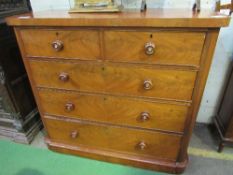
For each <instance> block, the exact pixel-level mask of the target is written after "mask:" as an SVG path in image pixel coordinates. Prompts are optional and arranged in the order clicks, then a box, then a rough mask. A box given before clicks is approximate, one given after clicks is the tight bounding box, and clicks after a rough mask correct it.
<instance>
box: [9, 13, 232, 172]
mask: <svg viewBox="0 0 233 175" xmlns="http://www.w3.org/2000/svg"><path fill="white" fill-rule="evenodd" d="M216 15H217V14H215V13H212V12H204V13H200V14H193V13H192V12H191V11H186V10H178V11H176V10H169V11H166V10H148V11H147V12H145V13H140V12H136V11H126V12H122V13H117V14H72V15H70V14H67V12H62V11H58V12H57V11H53V12H47V13H46V12H43V13H34V14H26V15H24V16H16V17H12V18H8V20H7V21H8V24H9V25H12V26H14V27H15V32H16V35H17V39H18V43H19V45H20V48H21V53H22V55H23V60H24V64H25V66H26V69H27V73H28V75H29V78H30V82H31V85H32V88H33V91H34V95H35V97H36V101H37V104H38V106H39V110H40V113H41V116H42V120H43V123H44V125H45V128H46V130H47V132H48V137H47V139H46V142H47V143H48V146H49V148H50V149H52V150H55V151H58V152H62V153H69V154H75V155H79V156H85V157H89V158H94V159H98V160H104V161H110V162H115V163H121V164H126V165H131V166H136V167H142V168H148V169H153V170H159V171H166V172H171V173H180V172H182V171H183V170H184V168H185V167H186V164H187V160H188V156H187V147H188V143H189V139H190V136H191V133H192V128H193V126H194V123H195V119H196V114H197V112H198V107H199V104H200V100H201V96H202V93H203V90H204V87H205V82H206V79H207V76H208V71H209V67H210V64H211V60H212V55H213V52H214V48H215V44H216V41H217V37H218V33H219V28H220V27H222V26H227V25H228V23H229V18H228V17H226V16H221V15H218V16H217V18H216Z"/></svg>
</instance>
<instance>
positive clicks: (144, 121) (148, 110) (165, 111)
mask: <svg viewBox="0 0 233 175" xmlns="http://www.w3.org/2000/svg"><path fill="white" fill-rule="evenodd" d="M39 97H40V101H41V105H42V108H43V110H44V112H45V114H46V115H56V116H64V117H66V116H67V117H72V118H78V119H84V120H91V121H98V122H104V123H111V124H118V125H123V126H127V125H128V126H135V127H140V128H149V129H158V130H167V131H173V132H183V130H184V124H185V119H186V115H187V111H188V106H183V105H174V104H165V103H158V102H148V101H143V100H139V99H134V98H123V97H116V96H104V95H97V94H84V93H73V92H64V91H54V90H46V89H40V90H39Z"/></svg>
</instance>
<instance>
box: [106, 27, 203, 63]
mask: <svg viewBox="0 0 233 175" xmlns="http://www.w3.org/2000/svg"><path fill="white" fill-rule="evenodd" d="M204 40H205V33H204V32H172V31H167V32H166V31H158V32H140V31H105V32H104V43H105V44H104V46H105V57H106V59H109V60H113V61H122V62H139V63H151V64H166V65H189V66H190V65H191V66H192V65H193V66H198V65H199V64H200V58H201V53H202V48H203V45H204Z"/></svg>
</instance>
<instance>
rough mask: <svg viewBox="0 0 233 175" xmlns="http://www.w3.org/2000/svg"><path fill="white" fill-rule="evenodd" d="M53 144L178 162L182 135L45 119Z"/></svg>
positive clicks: (67, 120) (68, 120)
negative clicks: (57, 143)
mask: <svg viewBox="0 0 233 175" xmlns="http://www.w3.org/2000/svg"><path fill="white" fill-rule="evenodd" d="M44 122H45V125H46V127H47V128H48V135H49V137H50V139H51V140H52V141H56V142H59V143H63V144H68V145H72V146H79V145H82V146H88V147H89V148H96V149H102V150H112V151H117V152H125V153H129V154H134V155H140V156H149V157H156V158H161V159H170V160H175V159H176V158H177V154H178V151H179V148H180V141H181V136H179V135H170V134H165V133H159V132H151V131H143V130H137V129H130V128H125V127H110V126H107V125H94V124H90V123H81V122H79V121H72V120H70V119H66V120H54V119H49V118H46V119H45V120H44Z"/></svg>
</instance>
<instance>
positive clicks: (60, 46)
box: [52, 40, 64, 52]
mask: <svg viewBox="0 0 233 175" xmlns="http://www.w3.org/2000/svg"><path fill="white" fill-rule="evenodd" d="M63 47H64V45H63V42H62V41H59V40H57V41H54V42H52V48H53V49H54V50H55V51H56V52H59V51H61V50H62V49H63Z"/></svg>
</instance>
